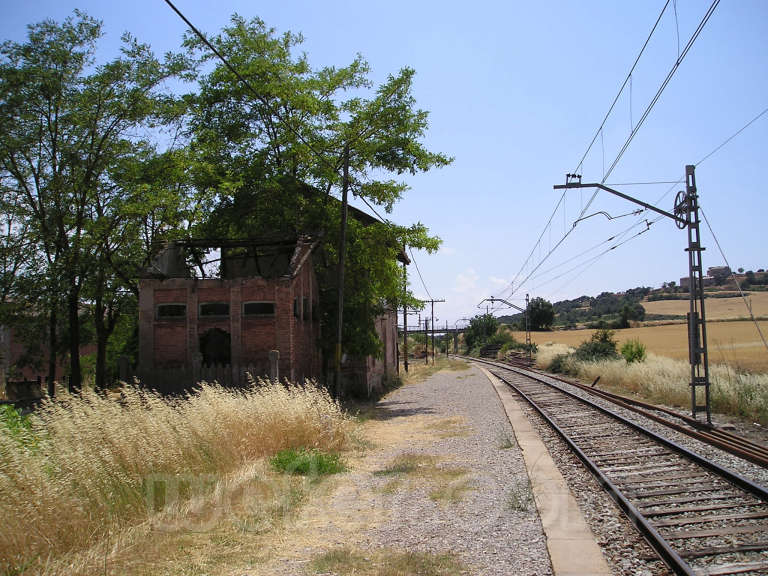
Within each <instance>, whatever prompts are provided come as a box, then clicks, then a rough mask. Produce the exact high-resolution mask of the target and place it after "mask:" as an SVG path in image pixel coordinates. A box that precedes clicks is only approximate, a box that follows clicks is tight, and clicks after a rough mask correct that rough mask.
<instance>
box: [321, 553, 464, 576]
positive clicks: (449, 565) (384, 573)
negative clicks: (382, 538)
mask: <svg viewBox="0 0 768 576" xmlns="http://www.w3.org/2000/svg"><path fill="white" fill-rule="evenodd" d="M313 568H314V570H315V573H316V574H338V575H340V576H352V575H357V576H453V575H455V574H464V573H466V568H465V567H464V566H463V565H462V563H461V562H460V561H459V560H458V559H457V558H456V557H455V556H453V555H451V554H433V553H430V552H401V551H398V550H391V549H379V550H366V551H363V550H353V549H350V548H339V549H336V550H330V551H328V552H326V553H324V554H323V555H322V556H320V557H319V558H317V559H316V560H315V561H314V562H313Z"/></svg>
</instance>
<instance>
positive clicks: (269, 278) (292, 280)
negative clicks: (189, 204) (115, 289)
mask: <svg viewBox="0 0 768 576" xmlns="http://www.w3.org/2000/svg"><path fill="white" fill-rule="evenodd" d="M317 245H318V243H317V242H316V241H315V240H313V239H312V238H310V237H298V238H293V239H283V240H279V241H276V240H265V239H261V240H259V239H252V240H242V241H241V240H237V241H230V240H202V239H201V240H189V241H180V242H174V243H170V244H168V245H167V247H166V248H165V249H164V250H163V251H162V252H161V253H160V254H159V255H158V257H157V258H156V259H155V261H154V263H153V265H152V267H151V269H150V270H148V271H147V274H146V277H144V278H142V279H140V282H139V366H138V368H137V370H136V375H137V376H138V378H139V379H140V380H141V382H142V384H143V385H145V386H148V387H151V388H154V389H157V390H159V391H161V392H163V393H176V392H181V391H183V390H186V389H188V388H190V387H191V386H193V385H194V384H195V383H197V382H200V381H209V382H210V381H214V380H215V381H218V382H219V383H220V384H222V385H225V386H242V385H245V384H246V383H247V375H248V374H250V375H251V376H253V377H259V376H267V375H269V372H270V364H269V354H270V351H273V350H276V351H277V352H278V353H279V374H280V378H281V380H282V379H288V380H290V381H292V382H303V381H304V380H305V379H316V380H318V381H321V380H322V379H323V376H324V374H323V373H322V370H323V365H324V363H323V358H322V353H321V349H320V346H319V341H320V337H321V334H320V316H319V304H320V294H319V287H318V281H317V277H316V273H315V266H314V262H313V259H314V257H315V252H316V248H317ZM211 248H217V249H218V250H220V257H219V258H218V262H219V268H218V271H217V276H218V277H205V278H203V277H200V278H196V277H193V276H192V274H191V270H190V269H189V265H188V259H189V258H190V254H194V253H195V252H197V253H198V256H199V254H200V253H201V252H202V251H204V250H209V249H211ZM403 258H406V257H405V256H404V255H403ZM200 267H201V268H204V265H203V264H200ZM375 329H376V332H377V334H378V336H379V339H380V340H381V342H382V357H381V359H378V358H375V357H371V356H369V357H366V358H353V357H348V356H346V355H345V356H344V358H343V361H342V379H343V387H344V389H345V390H346V391H348V392H351V393H354V394H357V395H361V396H370V395H371V394H372V393H373V392H374V391H375V390H377V389H380V388H381V387H382V386H383V385H384V383H385V382H386V381H387V380H388V379H390V378H392V377H394V376H395V375H396V373H397V369H398V368H397V362H398V350H397V314H396V313H395V311H387V312H385V313H384V314H383V315H381V316H379V317H378V318H376V319H375ZM329 362H332V360H331V359H326V365H328V363H329Z"/></svg>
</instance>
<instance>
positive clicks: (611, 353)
mask: <svg viewBox="0 0 768 576" xmlns="http://www.w3.org/2000/svg"><path fill="white" fill-rule="evenodd" d="M613 334H614V333H613V330H605V329H601V330H598V331H596V332H595V333H594V334H592V338H590V339H589V340H587V341H586V342H582V343H581V345H580V346H579V347H578V348H577V349H576V352H574V357H575V358H576V359H577V360H579V361H581V362H596V361H599V360H609V359H612V358H618V356H619V353H618V352H616V340H615V339H614V338H613Z"/></svg>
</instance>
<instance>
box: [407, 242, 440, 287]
mask: <svg viewBox="0 0 768 576" xmlns="http://www.w3.org/2000/svg"><path fill="white" fill-rule="evenodd" d="M408 252H409V253H410V255H411V260H412V261H413V265H414V266H416V272H418V273H419V280H421V285H422V286H424V290H425V291H426V293H427V296H429V299H430V300H434V298H432V294H430V293H429V288H427V285H426V283H425V282H424V277H423V276H422V275H421V270H419V265H418V264H417V263H416V258H414V257H413V250H411V247H410V246H408Z"/></svg>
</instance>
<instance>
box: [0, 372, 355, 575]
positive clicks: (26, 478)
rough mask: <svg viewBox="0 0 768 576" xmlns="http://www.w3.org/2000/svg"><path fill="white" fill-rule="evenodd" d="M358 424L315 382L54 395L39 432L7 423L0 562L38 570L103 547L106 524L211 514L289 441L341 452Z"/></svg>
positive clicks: (37, 424)
mask: <svg viewBox="0 0 768 576" xmlns="http://www.w3.org/2000/svg"><path fill="white" fill-rule="evenodd" d="M350 427H351V422H350V420H349V418H348V417H347V416H346V415H345V414H344V413H343V412H342V410H341V408H340V407H339V405H338V404H337V403H336V402H334V401H333V400H332V399H331V398H330V397H329V396H328V394H327V393H326V392H325V391H323V390H322V389H319V388H315V387H312V386H307V387H286V386H283V385H281V384H266V383H265V384H262V385H260V386H256V385H254V386H253V387H251V388H249V389H247V390H227V389H224V388H222V387H220V386H217V385H203V386H202V388H201V389H200V390H199V391H198V392H196V393H195V394H193V395H190V396H189V397H186V398H179V399H168V398H162V397H160V396H158V395H155V394H153V393H150V392H147V391H142V390H140V389H138V388H135V387H126V388H125V389H124V390H123V393H122V396H121V398H119V399H110V398H107V397H104V396H101V395H97V394H95V393H93V392H91V391H87V390H86V391H83V393H82V396H80V397H68V398H63V399H61V400H57V401H56V402H49V403H46V404H44V405H43V407H42V408H41V410H40V411H39V412H38V413H37V414H36V415H35V416H33V418H32V430H31V431H30V432H28V433H27V432H24V431H22V433H21V434H18V433H17V434H10V433H7V432H6V431H5V430H3V428H2V427H0V494H2V495H3V496H2V499H0V517H2V518H3V523H2V525H0V569H2V571H4V572H11V573H13V571H14V570H16V569H18V568H19V567H22V566H27V565H29V566H30V567H31V568H30V570H29V571H30V572H32V571H34V572H36V573H37V572H41V571H42V566H44V565H49V564H55V563H56V562H57V559H60V558H61V557H63V556H66V555H71V554H76V553H78V552H84V551H87V550H93V549H98V547H99V546H100V545H101V544H102V543H103V542H104V540H105V539H106V538H107V537H108V532H112V538H114V533H115V531H118V532H119V531H121V530H129V529H130V527H131V526H139V525H141V524H142V523H146V522H148V521H150V522H151V521H153V520H157V519H158V518H160V519H162V517H163V515H167V514H177V515H178V514H179V513H180V512H179V511H180V510H181V511H182V512H183V514H182V516H184V517H189V515H190V514H192V511H193V508H194V507H195V506H197V508H198V509H199V514H202V515H205V514H207V513H208V512H206V506H205V505H203V504H202V502H215V501H216V498H217V497H218V496H217V494H218V493H221V492H222V491H225V492H226V491H228V490H230V489H232V490H234V489H235V488H236V487H238V486H240V487H242V486H245V485H249V486H251V487H252V488H253V489H254V490H255V489H256V488H259V482H260V480H259V481H256V480H253V475H252V474H251V473H250V472H248V473H246V472H247V470H248V466H253V464H254V462H256V461H259V460H260V459H263V458H264V457H267V456H270V455H272V454H275V453H276V452H278V451H279V450H283V449H286V448H301V447H306V448H314V449H318V450H324V451H338V450H342V449H344V448H346V447H347V446H348V444H349V442H350ZM243 470H246V472H243ZM249 474H251V475H250V476H249ZM254 482H255V484H254ZM262 488H263V486H262ZM260 489H261V488H259V490H260ZM217 491H218V492H217ZM257 492H258V490H257ZM288 492H289V493H290V490H289V491H288ZM280 497H282V495H281V496H280ZM201 498H202V500H200V499H201ZM211 498H213V500H211ZM170 504H173V506H169V505H170ZM190 505H191V506H193V508H189V506H190ZM174 506H175V507H177V508H178V509H177V510H176V511H174V510H173V509H172V508H174ZM265 513H266V514H267V515H269V514H271V513H272V512H270V511H269V510H267V511H266V512H265Z"/></svg>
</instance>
